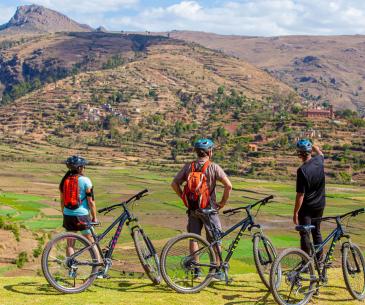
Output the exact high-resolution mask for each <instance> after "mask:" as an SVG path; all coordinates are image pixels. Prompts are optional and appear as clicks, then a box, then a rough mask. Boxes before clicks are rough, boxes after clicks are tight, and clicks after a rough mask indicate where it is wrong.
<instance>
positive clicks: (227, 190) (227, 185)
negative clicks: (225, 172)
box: [218, 176, 232, 209]
mask: <svg viewBox="0 0 365 305" xmlns="http://www.w3.org/2000/svg"><path fill="white" fill-rule="evenodd" d="M218 181H219V182H221V183H222V184H223V186H224V192H223V196H222V200H221V201H220V203H219V204H218V207H219V209H221V208H223V207H224V206H225V205H226V203H227V201H228V198H229V194H230V193H231V191H232V183H231V181H229V179H228V177H227V176H224V177H222V178H220V179H218Z"/></svg>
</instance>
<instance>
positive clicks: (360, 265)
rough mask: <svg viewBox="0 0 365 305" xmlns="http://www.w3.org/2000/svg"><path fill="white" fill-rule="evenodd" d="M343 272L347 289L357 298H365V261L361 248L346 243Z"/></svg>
mask: <svg viewBox="0 0 365 305" xmlns="http://www.w3.org/2000/svg"><path fill="white" fill-rule="evenodd" d="M342 272H343V277H344V279H345V284H346V287H347V290H348V291H349V292H350V294H351V296H352V297H353V298H354V299H357V300H364V299H365V263H364V256H363V255H362V252H361V250H360V248H359V247H358V246H357V245H355V244H353V243H347V244H345V246H344V248H343V252H342Z"/></svg>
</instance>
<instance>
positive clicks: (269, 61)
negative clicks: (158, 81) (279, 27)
mask: <svg viewBox="0 0 365 305" xmlns="http://www.w3.org/2000/svg"><path fill="white" fill-rule="evenodd" d="M169 36H170V37H174V38H178V39H184V40H186V41H194V42H196V43H199V44H202V45H204V46H206V47H208V48H213V49H217V50H222V51H224V52H226V53H227V54H230V55H234V56H238V57H239V58H242V59H244V60H246V61H248V62H249V63H251V64H253V65H255V66H257V67H259V68H262V69H264V70H266V71H268V72H269V73H270V74H272V75H273V76H274V77H276V78H278V79H280V80H282V81H283V82H285V83H286V84H288V85H290V86H291V87H293V88H296V90H297V92H298V93H299V94H301V95H302V96H303V97H304V98H306V99H308V100H313V101H318V103H319V104H320V103H322V102H323V101H326V100H328V101H329V102H330V103H332V104H333V105H334V106H335V107H336V108H339V109H344V108H350V109H353V110H357V111H358V112H360V113H361V114H363V115H364V114H365V91H364V90H363V88H364V87H365V79H364V64H363V62H364V61H363V57H364V55H365V48H364V46H365V37H364V36H362V35H352V36H351V35H347V36H283V37H248V36H234V35H231V36H230V35H217V34H213V33H203V32H189V31H181V32H180V31H173V32H171V33H170V34H169Z"/></svg>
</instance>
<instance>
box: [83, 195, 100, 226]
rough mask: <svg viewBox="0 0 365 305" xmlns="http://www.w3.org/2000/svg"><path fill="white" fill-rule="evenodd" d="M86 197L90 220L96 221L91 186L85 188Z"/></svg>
mask: <svg viewBox="0 0 365 305" xmlns="http://www.w3.org/2000/svg"><path fill="white" fill-rule="evenodd" d="M86 198H87V204H88V205H89V208H90V215H91V221H92V222H98V220H97V218H96V204H95V200H94V199H93V196H92V189H91V188H88V189H87V190H86Z"/></svg>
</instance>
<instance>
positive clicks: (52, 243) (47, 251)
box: [41, 233, 98, 294]
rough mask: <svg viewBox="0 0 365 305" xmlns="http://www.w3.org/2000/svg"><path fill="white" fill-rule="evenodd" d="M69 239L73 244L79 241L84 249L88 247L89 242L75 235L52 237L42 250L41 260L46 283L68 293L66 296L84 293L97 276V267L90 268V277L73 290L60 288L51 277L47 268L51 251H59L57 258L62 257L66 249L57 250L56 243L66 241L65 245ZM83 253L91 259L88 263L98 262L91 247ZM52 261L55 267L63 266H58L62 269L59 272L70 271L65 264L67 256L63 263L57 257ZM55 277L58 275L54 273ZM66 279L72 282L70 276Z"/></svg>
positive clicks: (64, 234) (55, 279) (65, 281)
mask: <svg viewBox="0 0 365 305" xmlns="http://www.w3.org/2000/svg"><path fill="white" fill-rule="evenodd" d="M70 239H72V240H75V242H76V241H79V242H80V243H81V245H83V246H84V248H86V247H88V246H90V242H89V241H88V240H87V239H86V238H85V237H83V236H81V235H79V234H76V233H62V234H59V235H57V236H56V237H54V238H53V239H52V240H50V241H49V242H48V243H47V245H46V247H45V248H44V250H43V253H42V259H41V266H42V272H43V275H44V277H45V278H46V280H47V282H48V283H49V284H50V285H51V286H52V287H54V288H55V289H56V290H58V291H60V292H62V293H68V294H71V293H79V292H82V291H84V290H85V289H87V288H88V287H89V286H90V285H91V284H92V283H93V282H94V280H95V278H96V276H97V274H96V273H97V272H96V271H97V266H92V268H91V272H90V276H87V279H86V280H85V281H84V280H82V282H83V283H82V284H81V285H80V286H78V287H77V288H75V287H74V288H67V287H65V286H62V285H61V284H60V283H59V282H58V281H57V278H56V277H55V276H53V275H52V272H51V270H50V267H49V264H50V262H51V260H50V258H51V257H50V254H51V251H52V250H53V249H55V250H59V251H60V255H59V257H62V256H61V253H62V251H63V252H65V251H66V249H65V248H64V247H63V246H62V247H60V246H59V249H57V246H58V243H60V242H61V241H62V240H66V243H67V240H70ZM62 249H63V250H62ZM83 253H86V256H88V255H87V253H89V254H90V259H91V261H90V262H94V261H97V260H98V256H97V254H96V252H95V249H94V247H91V248H90V249H89V250H87V251H84V252H83ZM52 254H53V253H52ZM53 261H56V264H57V265H64V266H62V267H61V266H60V267H61V268H62V269H61V270H63V271H65V272H69V271H70V267H68V266H67V264H68V263H67V262H68V261H67V254H66V256H65V261H62V260H61V259H60V258H58V257H57V256H56V257H55V258H54V259H53ZM76 265H77V264H76ZM90 267H91V266H90ZM75 273H77V272H75ZM87 273H89V272H87ZM55 275H56V276H57V275H58V274H57V273H56V274H55ZM65 277H67V276H65ZM71 278H72V277H71ZM75 278H76V277H73V281H74V285H75ZM67 279H68V281H72V280H70V276H69V277H68V278H67ZM68 281H67V280H64V283H68Z"/></svg>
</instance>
